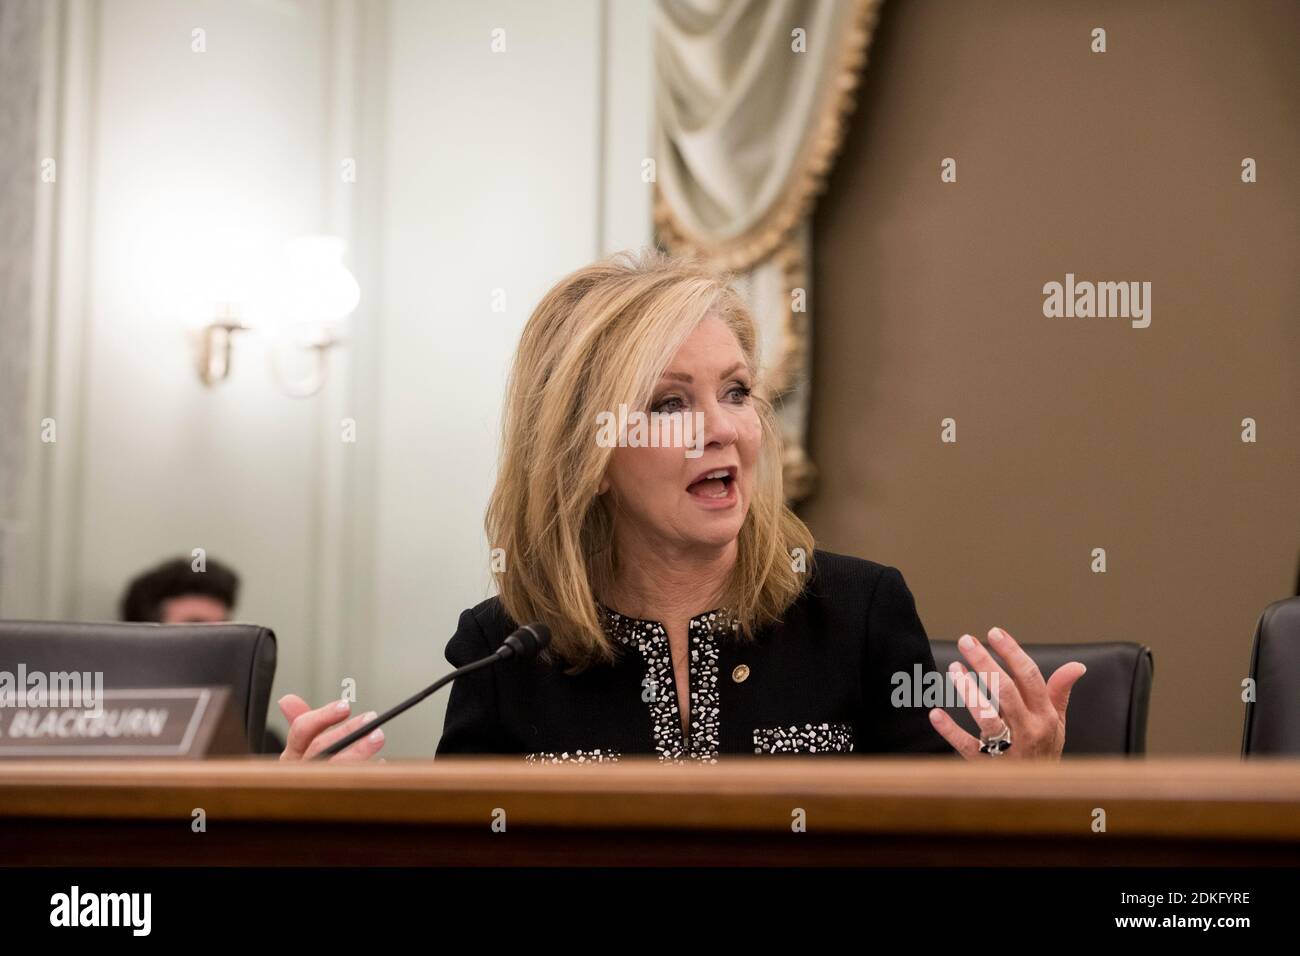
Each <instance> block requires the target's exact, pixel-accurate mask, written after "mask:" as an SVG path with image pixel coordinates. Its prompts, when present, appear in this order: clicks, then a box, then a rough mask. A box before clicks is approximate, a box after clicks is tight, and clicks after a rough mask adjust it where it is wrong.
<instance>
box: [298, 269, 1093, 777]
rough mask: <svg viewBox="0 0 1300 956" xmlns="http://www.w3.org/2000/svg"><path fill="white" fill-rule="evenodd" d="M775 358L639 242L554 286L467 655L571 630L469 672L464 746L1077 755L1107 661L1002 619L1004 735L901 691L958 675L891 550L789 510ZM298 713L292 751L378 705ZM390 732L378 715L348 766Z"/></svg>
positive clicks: (741, 317)
mask: <svg viewBox="0 0 1300 956" xmlns="http://www.w3.org/2000/svg"><path fill="white" fill-rule="evenodd" d="M759 369H760V366H759V355H758V335H757V331H756V329H755V326H754V322H753V320H752V318H751V316H750V314H749V312H748V310H747V309H746V307H745V305H744V303H743V302H742V301H741V299H740V298H739V296H738V295H737V293H736V292H735V291H734V290H733V289H732V288H731V287H730V286H729V285H728V284H727V283H726V282H725V281H724V280H723V279H722V278H720V277H718V276H717V275H715V274H714V273H712V272H710V271H709V270H707V269H705V268H704V267H702V266H700V265H697V264H693V263H690V262H684V261H681V260H673V259H669V258H666V257H663V256H661V255H658V254H655V253H645V254H642V255H640V256H638V257H627V256H624V257H619V258H616V259H613V260H610V261H605V262H600V263H597V264H595V265H591V266H587V267H586V268H583V269H580V270H578V271H577V272H574V273H573V274H571V275H569V276H567V277H565V278H564V279H562V280H561V281H560V282H559V283H558V284H557V285H556V286H555V287H554V288H553V289H551V291H550V292H549V293H547V295H546V296H545V298H543V299H542V301H541V303H540V304H539V305H538V306H537V309H536V310H535V311H534V313H533V315H532V317H531V319H530V320H529V322H528V324H527V326H526V327H525V329H524V332H523V337H522V339H521V341H520V343H519V348H518V352H517V355H516V358H515V364H514V369H513V373H512V377H511V382H510V386H509V391H508V395H507V398H506V409H505V422H504V429H503V435H502V454H501V461H500V467H499V474H498V478H497V484H496V488H495V490H494V492H493V494H492V498H491V502H490V504H489V506H488V513H487V520H486V526H487V534H488V541H489V543H490V545H491V546H492V547H493V548H499V549H501V552H499V553H501V554H503V555H504V558H505V570H504V572H503V573H500V574H499V575H498V576H497V583H498V588H499V592H500V596H499V597H494V598H492V599H490V600H487V601H484V602H483V603H482V604H479V605H478V606H477V607H474V608H471V609H470V610H467V611H465V612H464V613H463V614H462V615H461V618H460V624H459V627H458V629H457V631H456V633H455V635H454V636H453V637H452V639H451V641H450V642H449V643H448V645H447V650H446V656H447V659H448V661H450V662H451V663H452V664H453V665H455V666H457V667H459V666H462V665H464V664H467V663H469V662H471V661H473V660H477V659H478V658H481V657H484V656H486V655H488V654H490V653H492V652H493V651H495V650H496V648H497V647H498V646H500V644H501V642H502V641H503V640H504V639H505V638H506V637H507V636H508V635H509V634H510V633H511V632H512V631H513V630H514V629H515V628H516V627H517V625H518V624H522V623H528V622H533V621H540V622H543V623H545V624H547V625H548V626H549V627H550V630H551V634H552V643H551V645H550V648H549V649H548V651H547V653H546V654H545V655H544V656H543V657H542V658H541V659H538V660H531V661H526V660H512V661H508V662H506V663H505V664H503V665H499V666H497V667H495V668H489V669H485V670H480V671H477V672H474V673H470V674H468V675H466V676H464V677H462V678H461V679H460V680H459V681H457V683H456V684H454V685H453V687H452V691H451V697H450V701H449V703H448V708H447V717H446V722H445V728H444V731H443V736H442V740H441V741H440V742H439V745H438V750H437V752H438V754H439V755H444V754H519V755H522V756H524V757H525V758H527V759H530V760H534V761H546V762H552V761H580V762H599V761H608V760H617V759H618V758H619V757H620V756H624V755H633V754H657V755H658V756H659V757H660V758H661V759H663V760H670V761H679V760H691V761H706V762H713V761H716V760H717V759H718V758H719V756H721V755H724V754H755V753H800V754H802V753H807V754H836V753H898V752H902V753H948V754H952V753H953V752H954V751H955V752H957V753H960V754H961V755H962V756H964V757H967V758H972V759H987V756H988V755H990V754H1005V755H1006V756H1008V757H1022V758H1024V757H1048V758H1055V757H1058V756H1059V755H1060V753H1061V748H1062V746H1063V744H1064V737H1065V732H1064V728H1065V711H1066V705H1067V702H1068V698H1069V694H1070V689H1071V687H1072V686H1073V685H1074V683H1075V682H1076V681H1077V680H1078V679H1079V677H1081V676H1082V674H1083V671H1084V667H1083V665H1082V664H1079V663H1074V662H1072V663H1070V664H1066V665H1064V666H1063V667H1061V668H1060V669H1059V670H1057V671H1056V673H1054V674H1053V675H1052V677H1051V679H1050V680H1048V681H1044V679H1043V677H1042V675H1041V674H1040V673H1039V671H1038V669H1037V667H1036V666H1035V665H1034V663H1033V662H1032V661H1031V660H1030V658H1029V657H1028V656H1027V655H1026V654H1025V653H1024V652H1023V651H1022V650H1021V649H1020V647H1019V646H1018V645H1017V643H1016V642H1015V641H1014V640H1013V639H1012V638H1011V636H1010V635H1009V634H1006V633H1005V632H1003V631H1001V630H999V629H994V630H993V631H990V632H989V641H990V644H991V646H992V648H993V649H994V650H995V651H997V652H998V654H999V655H1000V657H1001V659H1002V662H1003V663H1001V664H1000V663H999V662H998V661H996V660H995V659H994V658H993V657H992V656H991V655H990V653H989V652H988V650H987V649H985V647H984V646H983V644H981V643H980V642H979V641H976V640H975V639H974V638H972V637H970V636H969V635H967V636H965V637H963V638H962V641H961V649H962V653H963V656H964V657H965V658H966V660H967V662H968V663H969V664H970V666H971V668H972V669H973V671H974V672H977V673H979V674H980V675H981V676H982V677H983V678H984V680H985V682H986V684H990V681H991V682H992V683H991V686H995V687H996V688H998V693H997V694H996V703H997V705H998V707H997V711H998V712H994V707H993V706H992V705H991V704H990V703H989V701H987V700H984V699H983V698H982V697H980V696H979V694H978V687H977V686H976V685H974V684H973V681H974V679H975V678H974V674H973V673H972V672H971V671H967V670H965V669H964V668H961V666H960V665H954V673H953V674H952V677H953V678H954V680H955V682H956V684H957V686H958V688H959V690H960V691H961V692H962V698H963V701H964V702H965V703H967V705H968V706H969V708H970V710H971V712H972V714H973V715H974V716H975V717H976V719H977V721H978V723H979V726H980V730H981V737H982V738H983V739H984V746H983V747H982V746H981V739H977V738H975V737H972V736H971V735H969V734H967V733H966V732H965V731H963V730H962V729H961V728H960V727H959V726H957V725H956V724H955V723H954V722H953V721H952V720H951V719H950V718H949V717H948V716H947V714H945V713H944V711H943V710H942V709H939V708H933V709H932V708H927V707H924V706H918V705H916V703H915V695H913V694H911V693H910V692H904V693H900V686H901V685H905V684H906V683H907V682H909V681H914V680H915V679H916V676H917V674H918V667H917V665H919V672H920V673H922V674H929V673H931V672H933V670H934V658H933V656H932V654H931V651H930V645H929V641H928V639H927V637H926V633H925V630H924V628H923V627H922V625H921V621H920V619H919V618H918V616H917V612H916V607H915V604H914V602H913V599H912V595H911V593H910V591H909V590H908V588H907V585H906V584H905V583H904V581H903V577H902V575H901V574H900V573H899V572H898V571H897V570H896V569H894V568H892V567H887V566H883V565H880V564H876V563H873V562H871V561H866V560H861V559H858V558H851V557H844V556H840V555H835V554H830V553H827V552H821V551H814V548H813V540H812V535H811V534H810V532H809V531H808V528H807V527H806V526H805V525H804V524H803V522H802V521H800V520H799V518H797V517H796V516H795V515H794V513H793V512H791V511H790V509H789V508H787V507H786V505H785V502H784V497H783V493H782V486H781V468H780V461H781V448H780V440H779V435H778V432H777V430H776V427H775V423H774V420H773V416H772V411H771V408H770V407H769V405H768V404H767V403H766V402H765V401H764V398H763V391H762V383H761V381H760V379H759ZM647 421H649V422H650V425H649V426H648V427H647V426H646V425H645V423H646V422H647ZM669 425H671V427H667V426H669ZM647 439H648V440H647ZM655 439H660V440H655ZM665 439H666V440H665ZM281 708H282V709H283V710H284V712H285V716H286V717H287V718H288V719H289V720H290V722H291V729H290V734H289V740H288V746H287V748H286V751H285V759H294V758H297V757H302V756H312V755H314V754H315V753H317V752H319V751H320V750H321V749H324V748H325V747H327V746H329V745H330V744H331V743H332V742H334V741H336V740H339V739H341V738H342V737H343V736H344V735H345V734H347V733H349V732H350V731H351V730H352V729H354V728H355V727H357V726H360V724H361V723H363V722H364V720H365V718H366V717H367V716H370V715H361V716H360V717H356V718H352V719H351V720H345V719H344V718H345V716H346V712H345V711H343V710H339V711H334V710H332V709H331V708H328V707H326V708H320V709H319V710H314V711H313V710H310V709H309V708H308V705H307V704H306V703H305V702H303V701H302V700H301V699H300V698H297V697H293V696H290V697H286V698H285V699H284V700H283V701H281ZM382 742H383V741H382V732H378V736H377V737H376V738H375V739H365V740H362V741H359V742H358V743H356V744H354V745H353V746H352V747H351V748H349V749H348V750H345V751H343V753H342V754H340V755H339V757H352V758H361V759H364V758H366V757H369V756H371V755H373V754H374V753H375V752H376V751H378V749H379V748H380V747H381V746H382ZM336 759H337V758H336Z"/></svg>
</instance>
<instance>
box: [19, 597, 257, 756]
mask: <svg viewBox="0 0 1300 956" xmlns="http://www.w3.org/2000/svg"><path fill="white" fill-rule="evenodd" d="M19 663H22V664H25V665H26V667H27V671H28V672H29V673H30V672H32V671H46V672H49V671H91V672H95V671H102V672H103V674H104V689H105V690H114V689H127V688H150V687H200V686H219V687H229V688H230V692H231V696H232V697H233V698H234V702H235V706H236V707H237V708H239V712H240V713H241V714H242V715H243V720H244V728H245V730H246V731H247V733H248V740H249V750H250V751H251V752H253V753H260V752H261V751H262V746H263V743H262V740H263V735H264V733H265V730H266V709H267V705H268V703H269V702H270V697H271V682H272V680H273V679H274V678H275V635H274V634H273V633H272V632H271V631H270V630H269V629H268V628H265V627H259V626H258V625H256V624H115V623H98V622H89V623H63V622H56V621H0V670H6V671H8V672H10V673H11V674H15V673H17V669H18V665H19Z"/></svg>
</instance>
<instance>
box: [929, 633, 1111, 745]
mask: <svg viewBox="0 0 1300 956" xmlns="http://www.w3.org/2000/svg"><path fill="white" fill-rule="evenodd" d="M989 645H990V646H991V647H992V648H993V650H995V651H997V653H998V655H999V656H1000V657H1001V658H1002V660H1003V661H1005V662H1006V667H1005V668H1004V667H1002V666H1000V665H999V664H998V662H997V661H996V660H995V659H994V657H993V655H992V654H990V653H989V652H988V651H987V650H986V649H985V648H984V645H983V644H981V643H980V642H979V641H977V640H975V638H973V637H971V636H970V635H969V634H966V635H963V636H962V638H961V640H959V641H958V642H957V649H958V650H960V651H961V653H962V656H963V657H965V658H966V660H967V662H968V663H969V664H970V665H971V667H972V668H973V669H974V673H973V672H972V671H968V670H966V669H965V668H964V667H962V665H961V663H960V662H959V661H953V663H952V666H951V667H949V668H948V676H949V677H950V678H951V679H952V681H953V683H954V684H955V685H956V688H957V694H958V696H959V697H960V699H961V702H962V704H963V705H964V706H965V707H966V709H967V710H968V711H970V714H971V716H972V717H974V718H975V722H976V723H977V724H979V728H980V732H981V733H982V734H984V735H985V736H986V737H995V736H997V734H999V733H1000V732H1001V731H1002V730H1003V727H1004V724H1003V721H1004V720H1005V721H1006V724H1005V726H1007V727H1010V729H1011V746H1010V747H1009V748H1008V749H1007V750H1006V751H1004V752H1003V753H1002V756H1003V757H1016V758H1021V759H1033V758H1047V759H1049V760H1057V759H1059V758H1060V756H1061V749H1062V748H1063V747H1064V746H1065V708H1066V706H1067V705H1068V704H1069V702H1070V690H1071V689H1072V688H1073V687H1074V685H1075V682H1076V681H1078V679H1079V678H1080V677H1082V676H1083V675H1084V673H1085V672H1086V671H1087V668H1086V667H1084V666H1083V665H1082V664H1081V663H1079V662H1078V661H1070V662H1069V663H1067V664H1062V665H1061V666H1060V667H1058V668H1057V669H1056V671H1055V672H1054V673H1053V674H1052V676H1051V677H1050V678H1048V679H1047V680H1046V681H1044V680H1043V674H1042V672H1041V671H1040V670H1039V669H1038V665H1037V664H1035V663H1034V661H1033V659H1032V658H1031V657H1030V656H1029V655H1028V654H1026V653H1025V652H1024V650H1023V649H1022V648H1021V647H1020V645H1019V644H1017V643H1016V641H1015V639H1014V638H1013V637H1012V636H1011V635H1010V634H1008V633H1007V632H1006V631H1004V630H1002V628H1000V627H995V628H993V629H992V630H991V631H989ZM1008 671H1009V672H1010V673H1009V674H1008ZM976 673H978V674H979V676H980V678H981V679H982V680H983V682H984V684H985V685H986V686H987V687H988V689H989V691H990V693H991V694H992V696H993V698H994V700H993V702H992V703H990V702H989V700H988V699H987V698H986V697H985V696H984V694H983V692H981V690H980V686H979V682H978V681H977V680H976V677H975V674H976ZM930 723H931V724H933V725H934V729H935V730H937V731H939V733H941V734H942V735H943V737H944V739H945V740H947V741H948V743H950V744H952V746H953V748H954V749H955V750H956V751H957V752H958V753H960V754H961V755H962V756H963V757H965V758H966V759H967V760H987V759H988V758H989V757H990V756H991V755H990V754H987V753H981V752H980V741H979V738H977V737H972V736H971V735H970V734H968V733H966V731H964V730H962V729H961V727H959V726H958V725H957V723H956V721H954V720H953V719H952V718H951V717H949V716H948V715H947V714H946V713H945V712H944V711H943V709H942V708H939V707H936V708H934V709H933V710H931V711H930Z"/></svg>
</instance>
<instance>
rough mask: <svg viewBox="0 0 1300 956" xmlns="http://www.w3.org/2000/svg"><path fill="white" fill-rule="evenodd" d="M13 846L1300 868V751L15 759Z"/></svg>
mask: <svg viewBox="0 0 1300 956" xmlns="http://www.w3.org/2000/svg"><path fill="white" fill-rule="evenodd" d="M195 808H202V810H203V811H204V812H205V813H206V820H207V832H206V833H195V832H193V830H192V829H191V820H192V819H193V816H192V814H193V811H194V810H195ZM796 808H802V809H803V810H804V811H805V813H806V819H807V832H804V833H796V832H793V831H792V828H791V823H792V821H793V820H794V816H793V814H794V812H795V810H796ZM1097 808H1100V809H1102V810H1104V811H1105V815H1106V832H1104V833H1100V832H1093V829H1092V824H1093V819H1094V810H1095V809H1097ZM498 810H503V811H504V812H505V823H506V831H505V832H504V833H494V832H493V831H492V828H491V824H492V820H493V815H494V813H495V812H497V811H498ZM498 815H499V814H498ZM0 860H2V861H3V862H4V863H6V864H11V865H13V864H17V865H33V864H41V865H51V864H66V865H84V864H91V865H95V864H111V865H151V864H170V865H204V864H271V865H276V864H290V865H303V864H307V865H311V864H434V865H497V864H530V865H547V864H575V863H576V864H623V863H637V864H642V863H647V864H663V865H692V866H696V865H709V864H750V865H753V864H794V865H800V864H822V865H837V864H855V865H957V866H963V865H978V866H987V865H1001V864H1025V863H1028V864H1038V865H1053V864H1085V865H1086V864H1104V865H1170V866H1185V865H1199V864H1217V865H1241V864H1250V865H1261V864H1262V865H1280V864H1287V865H1296V864H1298V863H1300V760H1289V761H1281V762H1276V761H1268V762H1265V761H1253V762H1248V763H1242V762H1241V761H1239V760H1237V759H1231V758H1214V759H1150V760H1117V759H1075V760H1070V761H1067V762H1064V763H1059V764H1022V763H1017V762H1010V761H994V760H989V761H987V762H981V763H978V764H968V763H963V762H961V761H957V760H945V759H942V758H940V759H937V760H936V759H924V758H921V759H913V758H909V759H869V758H860V759H849V760H845V759H838V760H834V759H832V760H815V759H814V760H809V759H806V758H804V759H798V758H794V759H791V758H786V759H770V758H756V759H754V760H746V759H731V760H728V761H725V762H723V763H720V764H718V765H715V766H682V767H671V766H664V765H660V764H658V763H657V762H655V761H653V760H650V761H624V762H621V763H619V764H616V765H606V766H586V767H581V766H557V767H542V766H530V765H525V764H523V763H522V762H521V761H519V760H513V759H512V760H505V761H484V760H474V761H455V760H450V759H444V760H439V761H437V762H434V761H431V760H429V761H392V762H389V763H387V764H366V765H355V764H308V765H303V764H297V765H293V764H280V763H277V762H274V761H263V760H257V759H249V760H213V761H207V762H200V763H179V762H172V763H167V762H157V761H140V762H92V761H85V760H78V761H60V762H52V761H42V762H26V761H24V762H5V763H0Z"/></svg>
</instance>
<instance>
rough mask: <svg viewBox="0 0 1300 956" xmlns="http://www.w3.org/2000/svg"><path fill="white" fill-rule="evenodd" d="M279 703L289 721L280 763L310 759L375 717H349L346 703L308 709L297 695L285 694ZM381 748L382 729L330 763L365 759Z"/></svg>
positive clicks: (378, 729) (361, 715)
mask: <svg viewBox="0 0 1300 956" xmlns="http://www.w3.org/2000/svg"><path fill="white" fill-rule="evenodd" d="M279 703H280V713H282V714H284V717H285V719H286V720H287V721H289V737H288V739H287V740H286V741H285V745H284V753H282V754H280V759H281V760H310V759H312V758H313V757H315V756H316V755H317V754H318V753H320V752H321V751H322V750H324V749H325V748H326V747H328V746H329V745H330V744H332V743H334V742H335V741H338V740H342V739H343V738H344V737H346V736H347V735H348V734H350V733H352V731H354V730H356V729H357V728H358V727H360V726H361V725H362V724H364V723H366V722H367V721H370V720H374V719H375V716H376V715H375V712H374V711H371V712H369V713H366V714H359V715H358V716H356V717H351V718H349V717H348V714H349V713H351V711H352V707H351V705H350V704H349V703H348V702H347V701H346V700H335V701H331V702H330V703H328V704H326V705H325V706H324V707H317V708H316V709H315V710H312V709H311V705H310V704H308V703H307V702H306V701H305V700H303V699H302V698H301V697H299V696H298V695H297V694H285V695H284V696H283V697H281V698H280V701H279ZM383 745H384V729H383V728H382V727H379V728H376V729H375V730H374V731H372V732H371V733H370V734H368V735H366V736H365V737H362V738H361V739H360V740H358V741H357V742H356V743H354V744H353V745H352V746H350V747H348V748H347V749H346V750H344V751H342V752H341V753H337V754H335V755H334V756H333V757H330V760H369V759H370V758H371V757H373V756H374V755H375V754H377V753H379V748H381V747H382V746H383Z"/></svg>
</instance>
